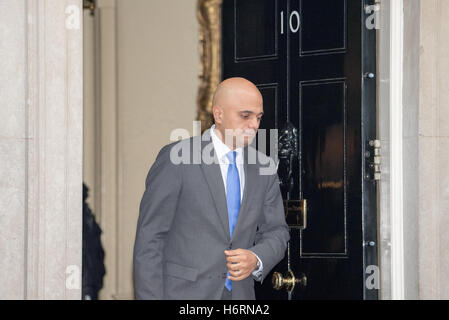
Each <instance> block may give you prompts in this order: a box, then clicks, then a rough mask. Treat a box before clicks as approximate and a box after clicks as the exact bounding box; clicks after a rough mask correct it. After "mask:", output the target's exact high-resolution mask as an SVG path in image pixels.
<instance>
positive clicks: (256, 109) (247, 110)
mask: <svg viewBox="0 0 449 320" xmlns="http://www.w3.org/2000/svg"><path fill="white" fill-rule="evenodd" d="M224 104H225V105H224V106H223V107H222V108H220V109H221V112H222V116H221V119H220V120H221V123H217V124H216V125H217V127H218V128H219V130H220V132H221V133H224V134H225V139H232V141H233V145H234V146H235V148H239V147H244V146H246V145H248V144H250V143H251V141H252V140H253V139H254V138H255V136H256V133H257V130H258V129H259V125H260V121H261V118H262V116H263V100H262V96H261V95H260V93H259V92H258V91H256V90H252V91H251V90H235V91H233V92H232V93H230V94H229V95H228V96H227V97H226V99H225V101H224ZM227 141H230V140H226V142H227ZM226 144H228V143H226Z"/></svg>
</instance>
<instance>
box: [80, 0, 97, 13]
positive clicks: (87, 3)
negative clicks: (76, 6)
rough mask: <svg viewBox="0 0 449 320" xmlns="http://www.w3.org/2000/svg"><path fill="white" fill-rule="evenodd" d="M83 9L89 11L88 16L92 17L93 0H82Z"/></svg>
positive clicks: (93, 9)
mask: <svg viewBox="0 0 449 320" xmlns="http://www.w3.org/2000/svg"><path fill="white" fill-rule="evenodd" d="M83 8H84V9H88V10H90V14H91V15H94V13H95V8H96V5H95V0H83Z"/></svg>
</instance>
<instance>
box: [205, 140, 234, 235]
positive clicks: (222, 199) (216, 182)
mask: <svg viewBox="0 0 449 320" xmlns="http://www.w3.org/2000/svg"><path fill="white" fill-rule="evenodd" d="M203 139H206V140H202V141H201V146H202V148H201V149H202V150H203V149H204V148H205V146H206V145H207V144H209V143H212V140H211V139H210V134H209V139H207V132H206V133H204V135H203ZM212 152H213V156H214V162H213V163H212V164H206V163H205V162H204V161H203V160H202V161H201V169H202V170H203V173H204V177H205V178H206V181H207V184H208V186H209V191H210V192H211V194H212V198H213V199H214V202H215V208H216V212H217V213H218V216H219V218H220V221H221V224H222V227H223V230H224V232H225V234H226V237H227V239H228V240H229V239H230V238H231V236H230V234H229V219H228V206H227V204H226V193H225V188H224V184H223V177H222V176H221V170H220V165H219V164H218V158H217V155H216V154H215V150H214V149H213V148H212Z"/></svg>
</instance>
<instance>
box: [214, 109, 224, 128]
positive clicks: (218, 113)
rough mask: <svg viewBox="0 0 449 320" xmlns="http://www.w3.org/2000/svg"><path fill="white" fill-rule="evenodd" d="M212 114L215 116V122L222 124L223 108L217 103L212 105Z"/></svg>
mask: <svg viewBox="0 0 449 320" xmlns="http://www.w3.org/2000/svg"><path fill="white" fill-rule="evenodd" d="M212 114H213V116H214V120H215V123H217V124H220V123H221V120H222V117H223V110H222V109H221V108H220V107H219V106H217V105H215V106H213V107H212Z"/></svg>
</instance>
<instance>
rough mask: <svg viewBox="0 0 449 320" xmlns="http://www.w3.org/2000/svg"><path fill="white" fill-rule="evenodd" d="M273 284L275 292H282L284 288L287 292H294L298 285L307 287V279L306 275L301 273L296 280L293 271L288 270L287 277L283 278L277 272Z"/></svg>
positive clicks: (274, 274) (272, 280) (272, 279)
mask: <svg viewBox="0 0 449 320" xmlns="http://www.w3.org/2000/svg"><path fill="white" fill-rule="evenodd" d="M271 283H272V284H273V288H274V289H275V290H281V289H282V287H285V290H287V292H292V291H293V289H294V288H295V285H296V284H298V285H299V286H302V287H305V286H306V285H307V277H306V275H305V274H304V273H301V274H300V276H299V277H298V278H296V277H295V275H294V274H293V272H292V271H291V270H288V271H287V273H286V274H285V276H282V274H281V273H279V272H275V273H273V277H272V278H271Z"/></svg>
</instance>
